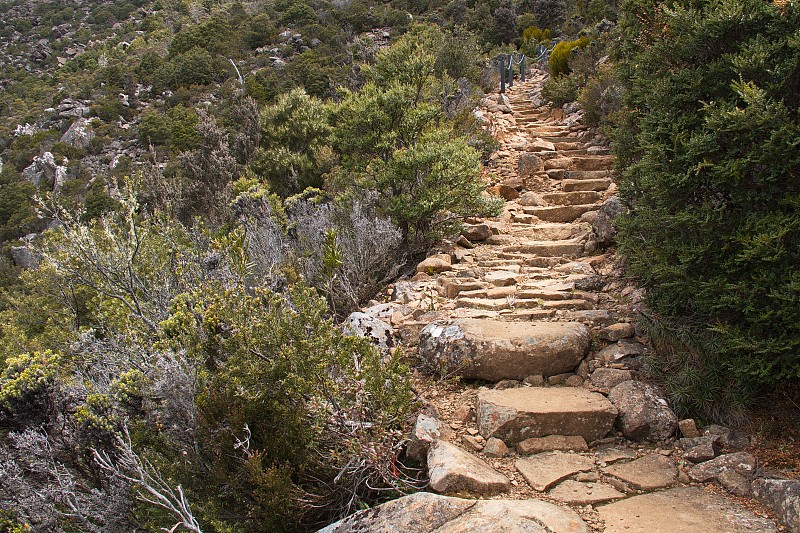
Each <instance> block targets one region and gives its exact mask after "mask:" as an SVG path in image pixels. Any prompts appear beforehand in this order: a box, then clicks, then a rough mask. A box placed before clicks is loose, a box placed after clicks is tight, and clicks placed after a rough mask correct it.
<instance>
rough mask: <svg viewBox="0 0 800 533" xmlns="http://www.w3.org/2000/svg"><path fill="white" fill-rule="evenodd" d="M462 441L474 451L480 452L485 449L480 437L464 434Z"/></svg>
mask: <svg viewBox="0 0 800 533" xmlns="http://www.w3.org/2000/svg"><path fill="white" fill-rule="evenodd" d="M461 443H462V444H463V445H464V446H465V447H466V448H467V449H468V450H471V451H473V452H479V451H481V450H483V444H481V443H480V442H478V439H477V438H475V437H473V436H472V435H462V436H461Z"/></svg>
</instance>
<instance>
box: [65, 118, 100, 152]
mask: <svg viewBox="0 0 800 533" xmlns="http://www.w3.org/2000/svg"><path fill="white" fill-rule="evenodd" d="M93 138H94V131H93V130H92V125H91V123H90V122H89V120H87V119H85V118H79V119H78V120H76V121H75V122H73V123H72V125H71V126H70V127H69V129H68V130H67V131H66V132H65V133H64V135H62V136H61V142H62V143H64V144H68V145H69V146H74V147H75V148H86V147H87V146H89V142H90V141H91V140H92V139H93Z"/></svg>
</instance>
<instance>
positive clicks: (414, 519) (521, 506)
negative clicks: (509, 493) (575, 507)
mask: <svg viewBox="0 0 800 533" xmlns="http://www.w3.org/2000/svg"><path fill="white" fill-rule="evenodd" d="M432 531H435V532H437V533H474V532H476V531H481V532H484V533H495V532H496V533H501V532H502V533H506V532H509V533H551V532H554V533H589V527H588V526H587V525H586V523H585V522H584V521H583V520H581V518H580V517H579V516H578V514H577V513H575V512H574V511H572V510H570V509H564V508H562V507H559V506H557V505H554V504H552V503H548V502H543V501H541V500H466V499H462V498H452V497H448V496H440V495H438V494H431V493H429V492H417V493H415V494H411V495H409V496H404V497H402V498H398V499H396V500H392V501H390V502H387V503H384V504H383V505H379V506H377V507H374V508H372V509H365V510H363V511H359V512H357V513H355V514H353V515H350V516H348V517H347V518H345V519H343V520H340V521H339V522H336V523H334V524H331V525H329V526H328V527H326V528H324V529H321V530H320V531H319V533H390V532H391V533H394V532H402V533H430V532H432Z"/></svg>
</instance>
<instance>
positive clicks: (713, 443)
mask: <svg viewBox="0 0 800 533" xmlns="http://www.w3.org/2000/svg"><path fill="white" fill-rule="evenodd" d="M718 441H719V437H715V436H712V435H706V436H703V437H695V438H693V439H687V438H685V437H684V438H682V439H680V440H679V441H678V442H679V444H680V446H681V448H683V450H684V451H685V452H686V454H685V457H686V459H687V460H688V461H691V462H693V463H702V462H703V461H708V460H710V459H713V458H714V457H716V456H717V455H719V452H720V446H719V444H718Z"/></svg>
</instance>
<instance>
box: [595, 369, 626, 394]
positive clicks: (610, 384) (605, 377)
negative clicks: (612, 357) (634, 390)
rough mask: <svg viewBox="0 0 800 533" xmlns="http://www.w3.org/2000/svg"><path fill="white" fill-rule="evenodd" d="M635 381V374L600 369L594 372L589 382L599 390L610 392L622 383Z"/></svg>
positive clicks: (618, 370)
mask: <svg viewBox="0 0 800 533" xmlns="http://www.w3.org/2000/svg"><path fill="white" fill-rule="evenodd" d="M632 379H633V372H631V371H630V370H620V369H616V368H606V367H600V368H598V369H597V370H595V371H594V372H592V375H591V377H590V378H589V381H591V383H592V385H594V386H595V387H597V388H598V389H602V390H604V391H610V390H611V389H613V388H614V387H616V386H617V385H619V384H620V383H623V382H625V381H630V380H632Z"/></svg>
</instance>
